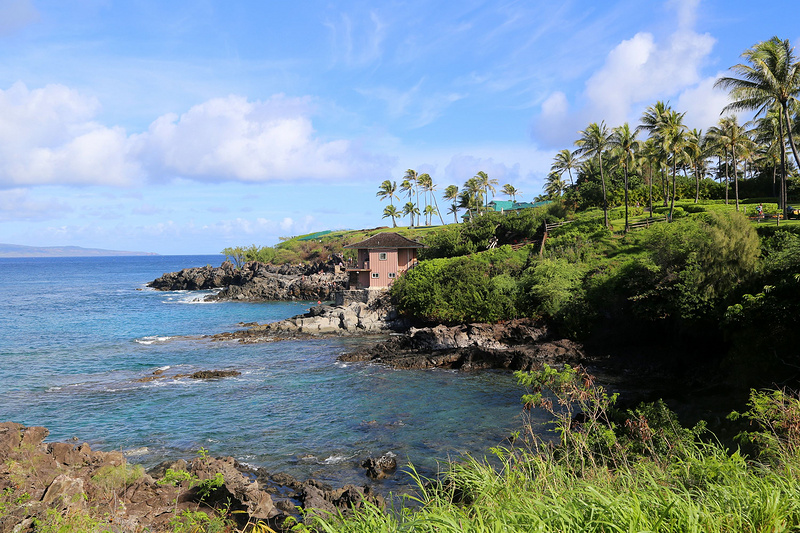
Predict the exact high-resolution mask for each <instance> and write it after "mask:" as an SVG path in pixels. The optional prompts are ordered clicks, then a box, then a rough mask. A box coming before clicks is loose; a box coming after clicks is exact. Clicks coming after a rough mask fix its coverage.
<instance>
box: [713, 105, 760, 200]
mask: <svg viewBox="0 0 800 533" xmlns="http://www.w3.org/2000/svg"><path fill="white" fill-rule="evenodd" d="M717 142H719V143H721V144H722V145H723V146H724V147H725V149H726V150H728V151H729V152H730V154H731V158H732V159H733V183H734V188H733V191H734V195H735V197H736V210H737V211H738V210H739V165H738V160H737V158H736V154H737V151H736V150H737V149H739V150H740V152H739V154H740V155H741V151H742V150H747V149H749V148H750V146H751V145H752V142H751V141H750V138H749V137H748V136H747V133H746V132H745V129H744V126H740V125H739V122H738V121H737V120H736V116H733V115H732V116H730V117H724V118H722V119H720V121H719V135H718V137H717Z"/></svg>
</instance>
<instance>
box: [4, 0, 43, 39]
mask: <svg viewBox="0 0 800 533" xmlns="http://www.w3.org/2000/svg"><path fill="white" fill-rule="evenodd" d="M37 20H39V12H38V11H37V10H36V8H35V7H34V6H33V2H32V1H31V0H0V36H3V35H8V34H11V33H13V32H15V31H17V30H19V29H21V28H24V27H25V26H27V25H28V24H31V23H32V22H36V21H37Z"/></svg>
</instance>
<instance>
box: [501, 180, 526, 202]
mask: <svg viewBox="0 0 800 533" xmlns="http://www.w3.org/2000/svg"><path fill="white" fill-rule="evenodd" d="M501 192H502V193H503V194H505V195H506V196H508V197H509V198H511V201H512V202H514V203H516V201H517V195H518V194H522V191H520V190H519V189H517V188H516V187H514V186H513V185H511V184H510V183H506V184H505V185H503V190H502V191H501Z"/></svg>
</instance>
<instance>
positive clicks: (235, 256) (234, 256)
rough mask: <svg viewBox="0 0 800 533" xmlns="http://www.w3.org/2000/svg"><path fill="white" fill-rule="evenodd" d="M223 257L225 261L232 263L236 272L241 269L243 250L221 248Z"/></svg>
mask: <svg viewBox="0 0 800 533" xmlns="http://www.w3.org/2000/svg"><path fill="white" fill-rule="evenodd" d="M222 253H223V255H225V260H226V261H230V262H232V263H233V266H235V267H236V269H237V270H239V269H241V268H242V265H243V264H244V260H245V249H244V248H242V247H241V246H236V247H233V248H230V247H229V248H223V249H222Z"/></svg>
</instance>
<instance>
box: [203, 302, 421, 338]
mask: <svg viewBox="0 0 800 533" xmlns="http://www.w3.org/2000/svg"><path fill="white" fill-rule="evenodd" d="M247 326H248V329H245V330H241V331H234V332H231V333H220V334H217V335H213V337H212V338H214V339H216V340H239V341H240V342H243V343H252V342H269V341H273V340H281V339H286V338H295V337H300V336H317V335H372V334H385V333H389V332H393V331H405V330H406V329H407V328H408V326H409V321H408V320H406V319H404V318H402V317H401V316H399V315H398V313H397V311H396V310H395V309H394V307H393V306H392V305H391V302H390V299H389V295H388V294H387V293H385V292H383V293H380V295H378V296H376V297H374V298H371V299H370V300H369V303H363V302H352V303H350V304H348V305H344V306H334V305H316V306H313V307H311V308H310V309H309V310H308V312H307V313H304V314H302V315H297V316H294V317H292V318H288V319H286V320H281V321H279V322H271V323H268V324H248V325H247Z"/></svg>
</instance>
